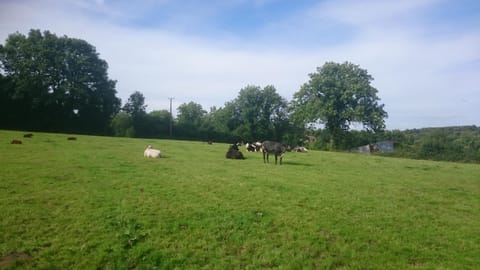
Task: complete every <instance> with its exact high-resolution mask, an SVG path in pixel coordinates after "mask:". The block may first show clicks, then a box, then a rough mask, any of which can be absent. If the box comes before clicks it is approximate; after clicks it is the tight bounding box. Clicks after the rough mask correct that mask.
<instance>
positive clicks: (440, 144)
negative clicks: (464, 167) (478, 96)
mask: <svg viewBox="0 0 480 270" xmlns="http://www.w3.org/2000/svg"><path fill="white" fill-rule="evenodd" d="M314 134H315V136H316V138H317V140H316V141H315V142H314V143H310V144H309V145H310V147H311V148H313V149H318V150H328V134H327V133H326V132H325V130H322V129H319V130H316V131H314ZM384 140H391V141H393V142H394V147H395V151H394V152H393V153H388V154H382V155H388V156H394V157H403V158H412V159H428V160H438V161H456V162H474V163H478V162H480V127H477V126H456V127H439V128H421V129H408V130H403V131H400V130H393V131H384V132H380V133H370V132H366V131H351V132H349V133H345V134H343V137H342V138H341V140H340V141H341V147H340V149H342V150H344V151H348V150H349V149H352V148H354V147H358V146H362V145H367V144H370V143H374V142H379V141H384Z"/></svg>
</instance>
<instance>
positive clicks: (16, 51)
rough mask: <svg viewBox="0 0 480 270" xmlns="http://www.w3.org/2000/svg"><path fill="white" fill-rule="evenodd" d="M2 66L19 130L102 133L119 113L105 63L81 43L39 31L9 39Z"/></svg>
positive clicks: (0, 59) (1, 57)
mask: <svg viewBox="0 0 480 270" xmlns="http://www.w3.org/2000/svg"><path fill="white" fill-rule="evenodd" d="M0 62H1V67H2V70H3V73H4V75H5V76H6V77H7V78H8V79H9V80H10V82H11V83H12V89H13V90H12V91H11V92H9V93H8V97H7V98H8V100H9V102H10V104H15V105H16V106H15V108H17V109H15V110H14V111H11V113H13V114H15V115H16V117H17V120H21V121H22V123H24V124H23V126H21V127H19V128H30V129H36V130H51V131H76V132H88V133H105V132H106V129H107V128H108V126H109V123H110V120H111V119H112V117H113V116H114V115H115V114H116V113H117V112H118V110H119V108H120V99H118V98H117V97H116V96H115V94H116V90H115V84H116V82H115V81H113V80H110V79H109V78H108V76H107V69H108V65H107V63H106V62H105V61H104V60H102V59H100V58H99V56H98V53H97V52H96V50H95V47H93V46H92V45H90V44H88V43H87V42H86V41H84V40H80V39H73V38H68V37H66V36H64V37H57V36H56V35H55V34H52V33H50V32H49V31H45V32H43V34H42V33H41V32H40V30H31V31H30V32H29V34H28V36H24V35H22V34H20V33H15V34H11V35H9V37H8V38H7V41H6V43H5V45H4V46H0Z"/></svg>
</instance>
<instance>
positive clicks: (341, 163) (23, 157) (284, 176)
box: [0, 131, 480, 269]
mask: <svg viewBox="0 0 480 270" xmlns="http://www.w3.org/2000/svg"><path fill="white" fill-rule="evenodd" d="M23 134H24V132H14V131H0V194H1V196H0V268H1V269H270V268H278V269H479V268H480V165H478V164H477V165H475V164H458V163H446V162H431V161H418V160H407V159H397V158H385V157H379V156H375V155H372V156H367V155H359V154H349V153H332V152H320V151H310V152H308V153H287V154H286V155H285V158H284V164H283V165H281V166H278V165H277V166H275V165H274V164H273V163H270V164H263V160H262V157H261V154H260V153H248V152H246V151H245V148H244V147H242V148H241V150H242V152H243V154H244V155H245V156H246V159H245V160H227V159H226V158H225V153H226V152H227V148H228V145H227V144H221V143H214V144H213V145H209V144H207V143H206V142H191V141H174V140H156V139H128V138H111V137H94V136H80V135H67V134H47V133H34V135H33V138H23ZM71 136H75V137H76V138H77V140H74V141H69V140H67V137H71ZM12 139H19V140H21V141H22V142H23V143H22V144H10V141H11V140H12ZM147 144H151V145H153V147H155V148H158V149H160V150H161V151H162V153H163V155H164V157H163V158H161V159H146V158H144V157H143V151H144V149H145V147H146V145H147Z"/></svg>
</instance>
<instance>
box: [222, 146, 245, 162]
mask: <svg viewBox="0 0 480 270" xmlns="http://www.w3.org/2000/svg"><path fill="white" fill-rule="evenodd" d="M225 157H226V158H230V159H245V157H244V156H243V154H242V152H240V150H239V149H238V145H236V144H232V145H231V146H230V147H229V148H228V151H227V153H226V154H225Z"/></svg>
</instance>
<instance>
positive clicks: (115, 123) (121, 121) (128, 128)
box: [111, 112, 135, 137]
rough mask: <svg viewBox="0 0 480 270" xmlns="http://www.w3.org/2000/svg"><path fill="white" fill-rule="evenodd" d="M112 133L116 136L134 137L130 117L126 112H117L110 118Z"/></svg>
mask: <svg viewBox="0 0 480 270" xmlns="http://www.w3.org/2000/svg"><path fill="white" fill-rule="evenodd" d="M111 125H112V130H113V134H114V135H115V136H118V137H135V128H134V127H133V121H132V117H131V116H130V115H129V114H127V113H126V112H119V113H117V115H115V117H113V119H112V124H111Z"/></svg>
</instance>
